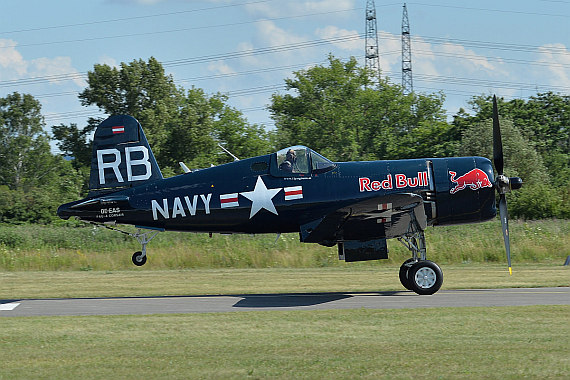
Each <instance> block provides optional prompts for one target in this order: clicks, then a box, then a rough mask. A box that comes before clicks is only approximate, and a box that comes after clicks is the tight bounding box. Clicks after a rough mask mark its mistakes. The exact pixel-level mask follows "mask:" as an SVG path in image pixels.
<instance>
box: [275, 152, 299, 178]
mask: <svg viewBox="0 0 570 380" xmlns="http://www.w3.org/2000/svg"><path fill="white" fill-rule="evenodd" d="M296 166H297V156H296V155H295V151H294V150H293V149H289V150H288V151H287V154H286V155H285V161H283V162H282V163H281V165H279V169H280V170H283V171H284V172H288V173H292V172H293V169H294V168H296Z"/></svg>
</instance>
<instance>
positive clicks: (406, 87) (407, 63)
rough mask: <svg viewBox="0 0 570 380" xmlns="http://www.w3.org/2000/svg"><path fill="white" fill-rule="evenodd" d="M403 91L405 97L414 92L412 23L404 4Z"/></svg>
mask: <svg viewBox="0 0 570 380" xmlns="http://www.w3.org/2000/svg"><path fill="white" fill-rule="evenodd" d="M402 89H403V92H404V95H409V94H411V93H412V92H414V85H413V83H412V44H411V42H410V21H409V20H408V9H407V8H406V3H404V13H403V14H402Z"/></svg>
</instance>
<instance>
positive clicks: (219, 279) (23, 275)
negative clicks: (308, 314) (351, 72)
mask: <svg viewBox="0 0 570 380" xmlns="http://www.w3.org/2000/svg"><path fill="white" fill-rule="evenodd" d="M442 268H443V274H444V282H443V287H442V289H482V288H507V287H508V288H512V287H545V286H549V287H555V286H570V267H564V266H562V265H557V266H554V265H548V264H518V265H517V266H515V268H514V272H513V275H512V276H509V274H508V271H507V268H506V265H499V264H463V265H449V266H447V265H444V266H443V267H442ZM394 290H404V288H403V287H402V285H401V284H400V281H399V279H398V266H394V265H390V264H388V265H384V266H372V267H358V266H357V267H353V266H351V265H350V263H349V264H345V266H344V267H332V268H265V269H263V268H260V269H188V270H162V271H159V270H156V271H148V270H129V271H108V272H105V271H76V272H73V271H59V272H49V271H42V272H23V271H19V272H0V299H21V298H74V297H130V296H135V297H136V296H165V295H202V294H255V293H257V294H264V293H304V292H307V293H310V292H368V291H394Z"/></svg>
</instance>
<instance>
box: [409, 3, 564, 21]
mask: <svg viewBox="0 0 570 380" xmlns="http://www.w3.org/2000/svg"><path fill="white" fill-rule="evenodd" d="M410 4H413V5H419V6H423V7H437V8H450V9H461V10H467V11H483V12H495V13H510V14H520V15H525V16H546V17H562V18H568V17H570V15H564V14H560V13H539V12H525V11H516V10H512V9H508V10H507V9H496V8H477V7H464V6H458V5H444V4H426V3H416V2H413V3H410Z"/></svg>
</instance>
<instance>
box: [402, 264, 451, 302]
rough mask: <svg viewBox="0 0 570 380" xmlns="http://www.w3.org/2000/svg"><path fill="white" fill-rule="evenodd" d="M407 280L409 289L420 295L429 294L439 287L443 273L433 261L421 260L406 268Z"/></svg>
mask: <svg viewBox="0 0 570 380" xmlns="http://www.w3.org/2000/svg"><path fill="white" fill-rule="evenodd" d="M408 281H409V284H410V290H413V291H414V292H416V293H417V294H420V295H431V294H434V293H435V292H437V291H438V290H439V288H441V284H443V273H442V271H441V269H440V268H439V266H438V265H437V264H436V263H434V262H433V261H429V260H421V261H418V262H417V263H415V264H413V265H412V267H411V268H410V269H409V270H408ZM404 286H405V285H404Z"/></svg>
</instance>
